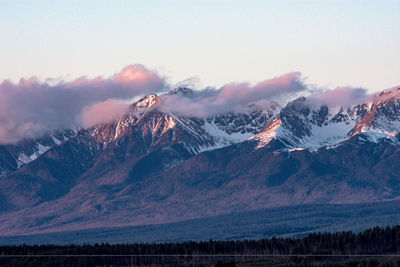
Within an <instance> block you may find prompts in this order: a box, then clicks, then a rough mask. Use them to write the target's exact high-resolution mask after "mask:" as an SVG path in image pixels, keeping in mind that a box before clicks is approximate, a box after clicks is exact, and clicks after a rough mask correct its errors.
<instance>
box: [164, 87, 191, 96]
mask: <svg viewBox="0 0 400 267" xmlns="http://www.w3.org/2000/svg"><path fill="white" fill-rule="evenodd" d="M193 93H194V92H193V90H192V89H190V88H186V87H177V88H175V89H174V90H172V91H170V92H169V93H168V95H177V94H182V95H192V94H193Z"/></svg>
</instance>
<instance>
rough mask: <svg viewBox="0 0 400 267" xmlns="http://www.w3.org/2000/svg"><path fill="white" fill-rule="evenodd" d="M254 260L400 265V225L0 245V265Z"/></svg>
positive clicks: (247, 263) (228, 263)
mask: <svg viewBox="0 0 400 267" xmlns="http://www.w3.org/2000/svg"><path fill="white" fill-rule="evenodd" d="M27 255H29V256H27ZM357 255H358V256H357ZM255 263H259V264H261V265H272V264H281V265H282V264H283V265H311V264H318V265H332V266H335V265H337V266H341V265H348V266H376V265H379V264H380V265H382V266H400V225H399V226H394V227H386V228H379V227H375V228H373V229H369V230H366V231H364V232H361V233H358V234H355V233H352V232H340V233H314V234H309V235H308V236H306V237H303V238H299V239H292V238H270V239H261V240H236V241H214V240H209V241H205V242H192V241H190V242H184V243H161V244H114V245H111V244H94V245H89V244H84V245H67V246H57V245H33V246H28V245H19V246H1V247H0V265H1V266H136V265H154V266H160V265H161V266H164V265H171V266H186V265H187V266H202V265H204V266H208V265H217V266H218V265H219V266H233V265H240V266H252V265H253V264H255ZM360 264H361V265H360Z"/></svg>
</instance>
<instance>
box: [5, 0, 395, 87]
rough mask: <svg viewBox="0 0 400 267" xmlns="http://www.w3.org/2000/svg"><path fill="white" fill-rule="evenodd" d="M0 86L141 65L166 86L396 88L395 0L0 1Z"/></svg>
mask: <svg viewBox="0 0 400 267" xmlns="http://www.w3.org/2000/svg"><path fill="white" fill-rule="evenodd" d="M0 36H1V40H0V79H7V78H10V79H12V80H14V81H16V80H18V79H19V78H21V77H30V76H32V75H36V76H38V77H40V78H46V77H63V78H67V79H72V78H75V77H78V76H82V75H87V76H89V77H94V76H97V75H106V76H109V75H111V74H113V73H115V72H118V71H120V70H121V69H122V68H123V67H124V66H126V65H129V64H134V63H141V64H144V65H146V66H147V67H149V68H155V69H158V70H159V71H160V72H161V73H162V74H164V75H167V76H169V77H170V81H171V82H172V83H174V82H178V81H180V80H183V79H185V78H189V77H191V76H198V77H200V79H201V81H202V82H203V84H204V85H211V86H220V85H222V84H224V83H227V82H231V81H251V82H255V81H259V80H264V79H267V78H272V77H274V76H278V75H281V74H284V73H287V72H292V71H300V72H302V73H303V75H304V76H305V77H307V78H308V82H310V83H314V84H317V85H319V86H327V87H328V88H334V87H336V86H347V85H349V86H362V87H365V88H368V89H370V90H371V91H376V90H381V89H385V88H388V87H392V86H395V85H399V84H400V49H399V47H400V0H395V1H390V0H381V1H373V0H368V1H366V0H363V1H351V0H347V1H339V0H337V1H328V0H326V1H322V0H319V1H317V0H315V1H299V0H297V1H295V0H293V1H288V0H279V1H278V0H276V1H262V0H257V1H256V0H254V1H243V0H242V1H235V0H229V1H228V0H227V1H218V0H212V1H211V0H210V1H208V0H203V1H200V0H199V1H194V0H193V1H188V0H186V1H185V0H180V1H153V0H146V1H133V0H132V1H118V0H109V1H100V0H93V1H89V0H85V1H82V0H79V1H71V0H69V1H54V0H49V1H40V0H35V1H32V0H27V1H17V0H15V1H12V0H4V1H1V0H0Z"/></svg>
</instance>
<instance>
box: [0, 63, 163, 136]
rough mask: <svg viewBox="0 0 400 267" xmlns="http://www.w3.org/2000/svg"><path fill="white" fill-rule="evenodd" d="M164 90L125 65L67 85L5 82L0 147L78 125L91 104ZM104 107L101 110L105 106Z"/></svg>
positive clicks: (0, 92)
mask: <svg viewBox="0 0 400 267" xmlns="http://www.w3.org/2000/svg"><path fill="white" fill-rule="evenodd" d="M166 87H167V84H166V82H165V78H164V77H162V76H160V75H159V74H158V73H157V72H155V71H152V70H149V69H147V68H145V67H144V66H142V65H131V66H127V67H125V68H124V69H123V70H122V71H121V72H119V73H117V74H115V75H113V76H111V77H108V78H103V77H97V78H94V79H89V78H87V77H80V78H78V79H75V80H73V81H71V82H65V81H55V80H54V79H46V80H45V82H41V81H39V80H38V79H36V78H35V77H32V78H30V79H21V80H20V81H19V82H18V83H12V82H10V81H8V80H5V81H3V82H1V83H0V144H9V143H15V142H17V141H19V140H21V139H23V138H31V137H36V136H40V135H42V134H44V133H46V132H52V131H55V130H61V129H65V128H71V127H79V126H82V125H80V123H81V122H82V121H81V120H80V119H81V118H82V116H81V112H82V111H83V110H85V109H86V110H88V109H87V108H88V107H91V106H92V105H93V104H95V103H101V102H104V101H106V100H108V99H111V98H112V99H130V98H133V97H136V96H140V95H144V94H147V93H150V92H152V93H154V92H160V91H165V88H166ZM107 103H108V104H109V103H111V102H106V104H107ZM106 104H104V105H103V107H104V108H106V107H109V106H107V105H106ZM96 110H97V112H100V109H96ZM114 110H116V107H114ZM92 117H93V113H92ZM92 117H90V118H92ZM87 118H89V117H87ZM89 121H91V120H90V119H88V121H87V122H89Z"/></svg>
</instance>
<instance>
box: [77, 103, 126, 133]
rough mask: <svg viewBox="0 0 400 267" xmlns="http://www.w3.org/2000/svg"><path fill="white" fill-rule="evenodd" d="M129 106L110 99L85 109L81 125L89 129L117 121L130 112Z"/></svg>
mask: <svg viewBox="0 0 400 267" xmlns="http://www.w3.org/2000/svg"><path fill="white" fill-rule="evenodd" d="M129 105H130V104H129V103H125V102H121V101H118V100H115V99H108V100H106V101H103V102H99V103H96V104H93V105H91V106H89V107H85V108H84V109H83V111H82V113H81V115H80V116H81V117H80V122H81V125H82V126H83V127H85V128H89V127H92V126H94V125H97V124H99V123H107V122H111V121H114V120H117V119H119V118H120V117H121V116H122V115H124V114H125V113H126V112H127V111H128V109H129Z"/></svg>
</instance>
